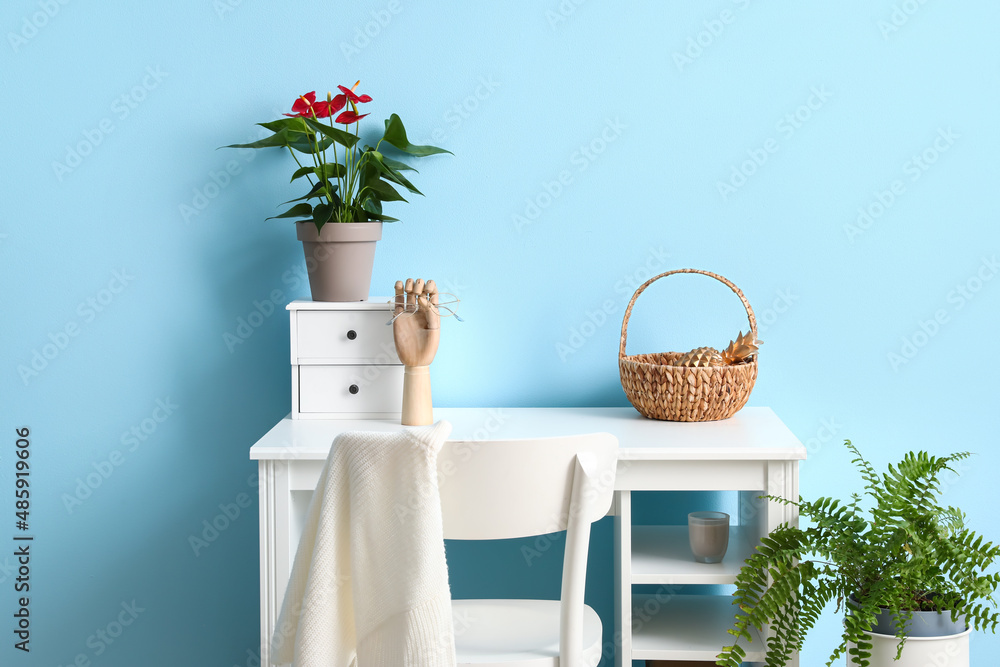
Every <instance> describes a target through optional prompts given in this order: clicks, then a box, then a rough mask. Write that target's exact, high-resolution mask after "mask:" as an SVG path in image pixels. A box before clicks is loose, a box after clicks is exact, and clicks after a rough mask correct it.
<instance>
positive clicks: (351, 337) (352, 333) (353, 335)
mask: <svg viewBox="0 0 1000 667" xmlns="http://www.w3.org/2000/svg"><path fill="white" fill-rule="evenodd" d="M357 337H358V332H357V331H355V330H354V329H351V330H350V331H348V332H347V340H354V339H355V338H357Z"/></svg>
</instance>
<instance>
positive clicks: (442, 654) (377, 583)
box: [271, 421, 455, 667]
mask: <svg viewBox="0 0 1000 667" xmlns="http://www.w3.org/2000/svg"><path fill="white" fill-rule="evenodd" d="M449 433H451V424H449V423H448V422H445V421H442V422H438V423H437V424H435V425H434V426H429V427H423V428H410V429H405V430H404V431H402V432H397V433H372V432H354V433H344V434H342V435H340V436H338V437H337V439H336V440H335V441H334V443H333V447H332V448H331V450H330V455H329V456H328V457H327V460H326V466H325V468H324V469H323V474H322V475H321V476H320V479H319V482H318V484H317V485H316V493H315V495H314V496H313V499H312V502H311V504H310V506H309V511H308V517H307V519H306V524H305V527H304V528H303V531H302V538H301V540H300V541H299V547H298V551H297V552H296V555H295V563H294V565H293V567H292V574H291V578H290V580H289V582H288V589H287V590H286V591H285V599H284V602H283V604H282V607H281V614H280V616H279V618H278V622H277V625H276V627H275V633H274V636H273V637H272V639H271V660H272V662H273V663H274V664H276V665H283V664H288V663H291V664H292V665H293V666H294V667H349V666H350V665H356V667H454V665H455V637H454V630H453V628H452V617H451V592H450V590H449V588H448V567H447V564H446V562H445V553H444V536H443V533H442V528H441V499H440V496H439V494H438V486H437V455H438V452H439V451H440V449H441V445H442V444H443V443H444V441H445V439H446V438H447V437H448V434H449Z"/></svg>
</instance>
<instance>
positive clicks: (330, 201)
mask: <svg viewBox="0 0 1000 667" xmlns="http://www.w3.org/2000/svg"><path fill="white" fill-rule="evenodd" d="M359 83H361V82H360V81H359V82H358V83H355V84H354V86H352V87H351V88H347V87H345V86H337V89H338V90H339V91H340V93H339V94H337V95H334V94H332V93H327V94H326V99H325V100H320V101H316V93H315V91H314V92H310V93H306V94H304V95H301V96H299V98H298V99H297V100H295V103H294V104H293V105H292V113H286V114H284V115H285V116H286V118H280V119H278V120H274V121H271V122H268V123H258V125H260V126H261V127H263V128H265V129H267V130H270V131H271V132H272V134H271V136H269V137H265V138H263V139H260V140H259V141H254V142H253V143H249V144H233V145H231V146H227V147H226V148H286V149H288V152H289V153H290V154H291V156H292V158H294V159H295V162H296V164H298V169H296V170H295V173H293V174H292V182H294V181H296V180H299V179H301V178H305V179H306V180H307V181H308V182H309V186H310V187H309V192H307V193H306V194H305V195H303V196H302V197H298V198H296V199H292V200H291V201H288V202H285V203H286V204H293V206H292V207H291V208H289V209H288V210H287V211H285V212H284V213H281V214H280V215H276V216H273V217H274V218H293V219H296V221H298V222H309V221H311V222H313V223H314V224H315V225H316V229H317V231H321V230H322V229H323V225H325V224H327V223H329V222H369V221H376V222H377V221H386V222H395V221H396V220H397V218H392V217H389V216H387V215H385V214H384V213H383V212H382V204H383V202H392V201H406V200H405V199H404V198H403V196H402V195H401V194H400V193H399V190H398V189H397V188H399V187H402V188H405V189H406V190H408V191H409V192H412V193H414V194H418V195H422V194H423V193H421V192H420V191H419V190H417V188H416V187H414V185H413V184H412V183H411V182H410V181H409V179H407V177H406V176H404V175H403V172H404V171H416V170H415V169H414V168H413V167H411V166H409V165H407V164H406V163H404V162H400V161H398V160H394V159H392V158H390V157H388V156H386V155H384V154H383V153H382V152H381V151H380V150H379V149H380V148H381V146H382V142H385V143H387V144H389V145H390V146H392V147H394V148H396V149H398V150H400V151H402V152H403V153H406V154H408V155H412V156H415V157H425V156H427V155H435V154H437V153H450V151H447V150H445V149H443V148H438V147H437V146H417V145H415V144H411V143H410V141H409V139H408V138H407V137H406V129H405V128H404V127H403V121H402V120H400V118H399V116H397V115H396V114H392V115H391V116H389V119H388V120H386V121H385V131H384V132H383V134H382V137H381V138H380V139H378V141H377V142H376V143H375V146H374V147H372V146H369V145H364V146H363V147H362V141H361V136H360V133H359V125H360V121H361V119H362V118H365V117H366V116H368V115H369V114H367V113H359V108H360V107H359V105H362V104H367V103H369V102H371V101H372V98H371V96H370V95H358V94H357V93H356V92H355V91H356V90H357V87H358V84H359ZM352 129H353V132H352V131H351V130H352ZM300 155H301V156H304V158H303V159H304V161H305V164H303V159H300V158H299V156H300ZM331 157H332V158H333V159H332V160H331V159H330V158H331ZM268 219H269V220H270V219H271V218H268Z"/></svg>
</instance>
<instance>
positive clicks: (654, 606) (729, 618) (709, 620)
mask: <svg viewBox="0 0 1000 667" xmlns="http://www.w3.org/2000/svg"><path fill="white" fill-rule="evenodd" d="M732 602H733V599H732V597H730V596H728V595H660V596H659V597H658V596H656V595H645V594H636V595H633V596H632V659H633V660H703V661H706V662H710V663H714V662H715V657H716V656H717V655H718V654H719V653H720V652H721V651H722V647H723V646H725V645H729V644H732V643H733V640H734V639H735V638H734V637H733V636H732V635H730V634H729V633H727V632H726V630H728V629H729V628H731V627H733V622H734V620H735V615H736V607H734V606H733V604H732ZM750 634H751V636H752V637H753V642H752V643H750V644H747V642H746V641H745V640H741V642H742V643H741V646H742V647H743V648H744V649H746V651H747V656H746V658H745V660H746V661H747V662H763V660H764V650H765V646H764V643H763V642H762V641H761V638H760V635H759V633H758V632H757V631H756V630H755V629H753V628H751V629H750Z"/></svg>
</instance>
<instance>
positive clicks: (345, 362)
mask: <svg viewBox="0 0 1000 667" xmlns="http://www.w3.org/2000/svg"><path fill="white" fill-rule="evenodd" d="M390 301H391V299H390V297H384V298H378V297H373V298H371V299H370V300H368V301H359V302H351V303H325V302H318V301H293V302H292V303H290V304H288V311H289V322H290V326H291V353H292V355H291V362H292V419H338V418H340V419H393V418H397V419H398V418H399V415H400V410H401V407H402V401H403V365H402V363H401V362H400V361H399V357H398V356H397V355H396V347H395V345H394V344H393V341H392V327H391V326H386V324H387V323H388V322H389V320H390V319H391V318H392V304H391V303H390Z"/></svg>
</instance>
